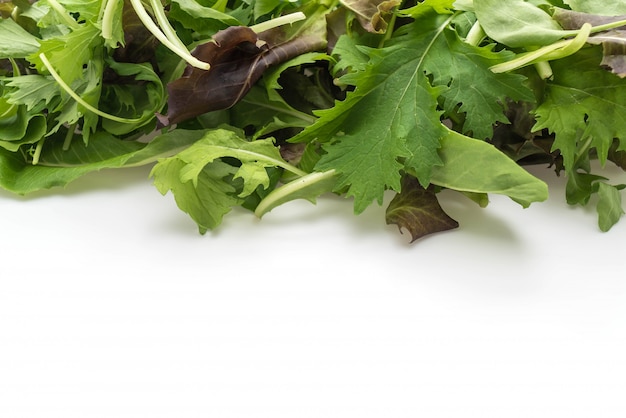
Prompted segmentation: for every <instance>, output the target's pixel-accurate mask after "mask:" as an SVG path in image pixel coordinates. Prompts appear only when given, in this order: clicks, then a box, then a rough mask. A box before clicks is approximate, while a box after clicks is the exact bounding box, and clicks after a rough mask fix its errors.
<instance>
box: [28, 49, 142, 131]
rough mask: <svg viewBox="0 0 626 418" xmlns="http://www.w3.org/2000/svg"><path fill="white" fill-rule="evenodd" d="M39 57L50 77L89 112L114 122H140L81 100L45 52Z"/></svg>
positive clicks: (139, 119)
mask: <svg viewBox="0 0 626 418" xmlns="http://www.w3.org/2000/svg"><path fill="white" fill-rule="evenodd" d="M39 59H41V62H43V65H44V66H45V67H46V69H47V70H48V72H49V73H50V75H51V76H52V78H54V80H55V81H56V82H57V83H58V84H59V85H60V86H61V88H63V90H65V91H66V92H67V94H69V95H70V96H71V97H72V98H73V99H74V100H76V101H77V102H78V103H79V104H80V105H81V106H83V107H84V108H85V109H87V110H89V111H90V112H93V113H95V114H96V115H98V116H101V117H103V118H105V119H109V120H112V121H115V122H120V123H138V122H141V120H142V119H141V118H138V119H128V118H121V117H119V116H115V115H110V114H108V113H106V112H103V111H101V110H100V109H98V108H95V107H93V106H92V105H90V104H89V103H87V102H86V101H85V100H83V98H82V97H80V96H79V95H78V94H77V93H76V92H75V91H74V90H72V88H71V87H70V86H68V85H67V83H66V82H65V81H63V79H62V78H61V76H60V75H59V73H57V72H56V70H55V69H54V68H53V67H52V64H50V61H49V60H48V58H47V57H46V54H44V53H41V54H39Z"/></svg>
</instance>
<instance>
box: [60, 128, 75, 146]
mask: <svg viewBox="0 0 626 418" xmlns="http://www.w3.org/2000/svg"><path fill="white" fill-rule="evenodd" d="M75 129H76V124H75V123H74V124H72V125H71V126H69V127H68V128H67V134H65V140H64V141H63V151H67V150H68V149H70V145H72V139H73V138H74V130H75Z"/></svg>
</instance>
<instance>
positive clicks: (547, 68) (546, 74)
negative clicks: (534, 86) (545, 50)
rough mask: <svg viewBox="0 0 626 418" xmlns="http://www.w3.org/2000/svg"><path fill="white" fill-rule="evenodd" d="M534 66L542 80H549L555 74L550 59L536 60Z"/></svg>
mask: <svg viewBox="0 0 626 418" xmlns="http://www.w3.org/2000/svg"><path fill="white" fill-rule="evenodd" d="M534 66H535V70H537V74H539V77H541V79H542V80H548V79H550V78H552V76H553V75H554V73H553V72H552V66H551V65H550V61H539V62H536V63H535V64H534Z"/></svg>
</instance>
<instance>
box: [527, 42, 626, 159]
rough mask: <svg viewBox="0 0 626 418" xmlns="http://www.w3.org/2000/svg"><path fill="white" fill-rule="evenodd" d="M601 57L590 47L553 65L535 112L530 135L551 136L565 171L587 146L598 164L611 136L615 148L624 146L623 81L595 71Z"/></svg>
mask: <svg viewBox="0 0 626 418" xmlns="http://www.w3.org/2000/svg"><path fill="white" fill-rule="evenodd" d="M601 55H602V52H601V50H600V49H599V48H598V47H590V48H585V49H582V50H581V51H579V52H578V53H577V54H575V55H572V56H570V57H568V58H564V59H561V60H557V61H554V62H553V63H552V68H553V71H554V79H553V80H552V81H549V82H548V83H547V86H546V90H545V97H544V100H543V102H542V103H541V104H540V105H539V107H538V108H537V109H536V111H535V114H536V117H537V123H536V125H535V126H534V127H533V131H539V130H541V129H548V130H549V131H550V132H553V133H555V134H556V139H555V141H554V145H553V150H559V151H560V152H561V155H562V156H563V163H564V165H565V169H566V170H568V171H571V170H573V169H574V168H575V165H576V160H577V158H578V156H583V155H584V154H586V153H587V152H588V151H589V150H590V149H592V148H595V151H596V152H597V156H598V159H599V160H600V162H601V164H604V163H605V162H606V160H607V157H608V153H609V149H610V148H611V147H612V145H613V140H614V139H615V138H616V139H618V140H620V147H619V149H625V147H626V80H624V79H621V78H619V77H617V76H615V75H614V74H611V73H610V72H608V71H605V70H603V69H602V68H600V65H599V64H600V61H601V59H602V56H601Z"/></svg>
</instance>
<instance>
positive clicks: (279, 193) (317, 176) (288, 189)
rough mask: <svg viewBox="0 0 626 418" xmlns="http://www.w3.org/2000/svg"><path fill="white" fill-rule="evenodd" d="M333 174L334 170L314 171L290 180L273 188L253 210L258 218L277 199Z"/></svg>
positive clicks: (329, 177) (326, 178)
mask: <svg viewBox="0 0 626 418" xmlns="http://www.w3.org/2000/svg"><path fill="white" fill-rule="evenodd" d="M335 174H336V172H335V170H328V171H323V172H315V173H310V174H307V175H306V176H302V178H301V179H297V180H293V181H290V182H289V183H287V184H285V185H283V186H281V187H279V188H277V189H274V190H273V191H272V192H271V193H270V194H269V195H267V196H266V197H265V198H264V199H263V200H261V202H259V204H258V205H257V207H256V209H255V210H254V214H255V215H256V216H257V217H259V218H260V217H262V216H263V215H264V214H265V213H267V211H268V209H269V208H271V207H272V206H273V205H274V204H275V203H276V202H277V201H280V200H282V199H284V198H285V197H287V196H289V195H291V194H293V193H297V192H298V191H299V190H301V189H304V188H306V187H307V186H309V185H311V184H314V183H319V182H321V181H325V180H330V179H332V178H333V177H334V176H335Z"/></svg>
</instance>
